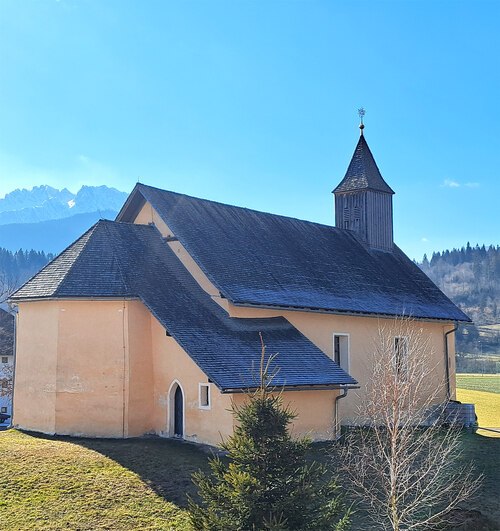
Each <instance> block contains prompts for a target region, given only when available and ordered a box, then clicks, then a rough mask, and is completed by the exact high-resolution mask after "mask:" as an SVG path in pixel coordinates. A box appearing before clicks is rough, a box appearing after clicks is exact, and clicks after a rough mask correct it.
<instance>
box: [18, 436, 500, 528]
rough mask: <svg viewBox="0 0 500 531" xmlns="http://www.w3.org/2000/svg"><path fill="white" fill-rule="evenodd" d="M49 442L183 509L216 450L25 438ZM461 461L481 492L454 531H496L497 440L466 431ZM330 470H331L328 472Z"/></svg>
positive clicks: (499, 495) (499, 516) (315, 452)
mask: <svg viewBox="0 0 500 531" xmlns="http://www.w3.org/2000/svg"><path fill="white" fill-rule="evenodd" d="M28 434H29V435H31V436H34V437H38V438H43V439H47V440H51V441H53V440H60V441H65V442H69V443H72V444H77V445H80V446H82V447H84V448H87V449H89V450H94V451H96V452H98V453H100V454H102V455H104V456H106V457H109V458H110V459H112V460H113V461H115V462H117V463H119V464H120V465H122V466H123V467H124V468H126V469H128V470H131V471H132V472H134V473H136V474H137V475H138V476H139V477H140V478H141V479H142V481H144V482H145V483H146V484H147V485H149V486H150V488H151V489H152V490H153V491H155V492H156V493H157V494H158V495H160V496H162V497H163V498H164V499H165V500H167V501H169V502H172V503H174V504H176V505H177V506H179V507H186V505H187V496H188V495H191V496H192V497H194V498H196V487H195V486H194V485H193V483H192V480H191V475H192V473H193V472H195V471H197V470H199V469H202V470H204V471H208V460H209V458H210V457H211V455H212V453H213V451H214V450H215V449H211V448H209V447H203V446H199V445H195V444H191V443H186V442H183V441H177V440H173V439H162V438H160V437H144V438H136V439H85V438H79V437H63V436H54V437H51V436H46V435H43V434H38V433H32V432H31V433H28ZM462 441H463V444H462V452H463V454H462V456H461V458H460V460H461V461H462V460H463V462H464V463H465V462H467V461H470V460H473V461H474V463H475V466H476V470H477V471H478V472H479V473H482V474H483V476H484V477H483V482H482V485H481V488H480V491H479V492H478V493H477V495H476V496H475V497H474V499H472V500H470V502H469V503H468V504H466V505H467V506H464V507H463V508H462V509H461V510H457V511H456V512H455V514H454V516H455V519H456V522H457V525H456V526H454V527H452V529H454V530H456V531H473V530H478V529H481V530H484V531H487V530H490V531H493V530H496V529H500V505H499V503H498V500H499V499H500V481H499V477H500V463H499V455H500V438H488V437H482V436H481V435H478V434H475V433H472V432H464V434H463V437H462ZM333 445H334V443H317V444H314V445H313V446H312V448H311V451H310V452H309V458H310V459H311V460H316V461H320V462H322V463H324V464H325V465H327V466H332V465H333V462H332V453H331V452H332V448H333ZM332 471H333V470H332ZM362 522H364V518H363V515H362V514H361V513H360V512H357V513H356V514H355V515H354V517H353V529H364V528H366V527H364V523H363V524H362Z"/></svg>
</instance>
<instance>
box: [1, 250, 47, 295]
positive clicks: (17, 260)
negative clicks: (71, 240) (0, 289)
mask: <svg viewBox="0 0 500 531" xmlns="http://www.w3.org/2000/svg"><path fill="white" fill-rule="evenodd" d="M52 258H54V256H53V255H52V254H51V253H44V252H43V251H33V250H31V251H25V250H23V249H19V251H15V252H12V251H9V250H7V249H4V248H3V247H0V281H2V282H3V283H5V284H8V285H9V287H11V288H14V287H18V286H20V285H21V284H22V283H23V282H25V281H26V280H27V279H28V278H30V277H31V276H33V275H34V274H35V273H36V272H37V271H39V270H40V269H41V268H42V267H43V266H44V265H45V264H46V263H47V262H49V261H50V260H52Z"/></svg>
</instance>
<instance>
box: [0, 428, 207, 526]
mask: <svg viewBox="0 0 500 531" xmlns="http://www.w3.org/2000/svg"><path fill="white" fill-rule="evenodd" d="M0 455H1V456H2V460H1V463H2V465H1V473H0V514H1V516H0V527H1V528H2V529H4V530H9V531H11V530H12V531H14V530H15V531H19V530H23V531H25V530H26V531H27V530H37V531H38V530H54V531H56V530H62V529H65V530H75V531H76V530H81V531H83V530H104V529H109V530H113V531H114V530H117V531H119V530H136V529H147V530H170V529H178V530H187V529H190V526H189V524H188V517H187V512H186V511H185V509H183V508H182V507H185V505H186V501H187V500H186V493H187V492H192V491H193V487H192V484H191V478H190V475H191V472H192V471H194V470H196V469H198V468H199V467H200V466H201V467H205V466H206V461H207V455H206V453H204V452H202V451H201V450H199V449H198V448H196V447H194V446H193V445H189V444H183V443H179V442H175V441H166V440H160V439H131V440H89V439H68V438H48V437H47V438H45V437H37V436H33V435H28V434H24V433H20V432H18V431H15V430H9V431H5V432H1V433H0Z"/></svg>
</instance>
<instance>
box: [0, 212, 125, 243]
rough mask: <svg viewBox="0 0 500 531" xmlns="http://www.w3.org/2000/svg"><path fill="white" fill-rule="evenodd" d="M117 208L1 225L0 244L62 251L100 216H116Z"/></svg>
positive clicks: (107, 217) (109, 217) (100, 217)
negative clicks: (36, 221) (33, 221)
mask: <svg viewBox="0 0 500 531" xmlns="http://www.w3.org/2000/svg"><path fill="white" fill-rule="evenodd" d="M116 214H117V211H115V210H103V211H100V212H87V213H83V214H76V215H74V216H71V217H68V218H63V219H53V220H48V221H41V222H38V223H12V224H10V225H0V247H4V248H5V249H9V250H11V251H17V250H18V249H36V250H39V251H45V252H49V253H59V252H61V251H62V250H63V249H65V248H66V247H67V246H68V245H69V244H70V243H72V242H74V241H75V240H76V239H77V238H79V237H80V236H81V235H82V234H83V233H84V232H85V231H86V230H87V229H89V228H90V227H91V226H92V225H93V224H94V223H95V222H96V221H98V220H99V219H102V218H105V219H114V218H115V217H116Z"/></svg>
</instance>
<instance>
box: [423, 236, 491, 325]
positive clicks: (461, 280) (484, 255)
mask: <svg viewBox="0 0 500 531" xmlns="http://www.w3.org/2000/svg"><path fill="white" fill-rule="evenodd" d="M420 267H421V268H422V270H423V271H424V272H425V273H426V274H427V275H428V276H429V277H430V278H431V279H432V280H433V281H434V282H435V283H436V284H437V285H438V286H439V287H440V288H441V289H442V290H443V291H444V292H445V293H446V295H448V297H450V299H451V300H452V301H453V302H454V303H455V304H457V305H458V306H460V308H462V309H463V310H464V311H465V313H467V314H468V315H469V317H471V318H472V320H473V321H474V323H475V324H477V325H490V324H496V323H500V246H498V245H497V246H494V245H490V246H489V247H486V246H485V245H482V246H481V247H480V246H479V245H476V246H475V247H471V245H470V244H469V243H467V245H466V246H465V247H462V248H461V249H453V250H452V251H443V252H442V253H439V252H438V253H433V255H432V257H431V259H430V260H429V259H428V258H427V256H426V255H424V259H423V261H422V263H421V264H420Z"/></svg>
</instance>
